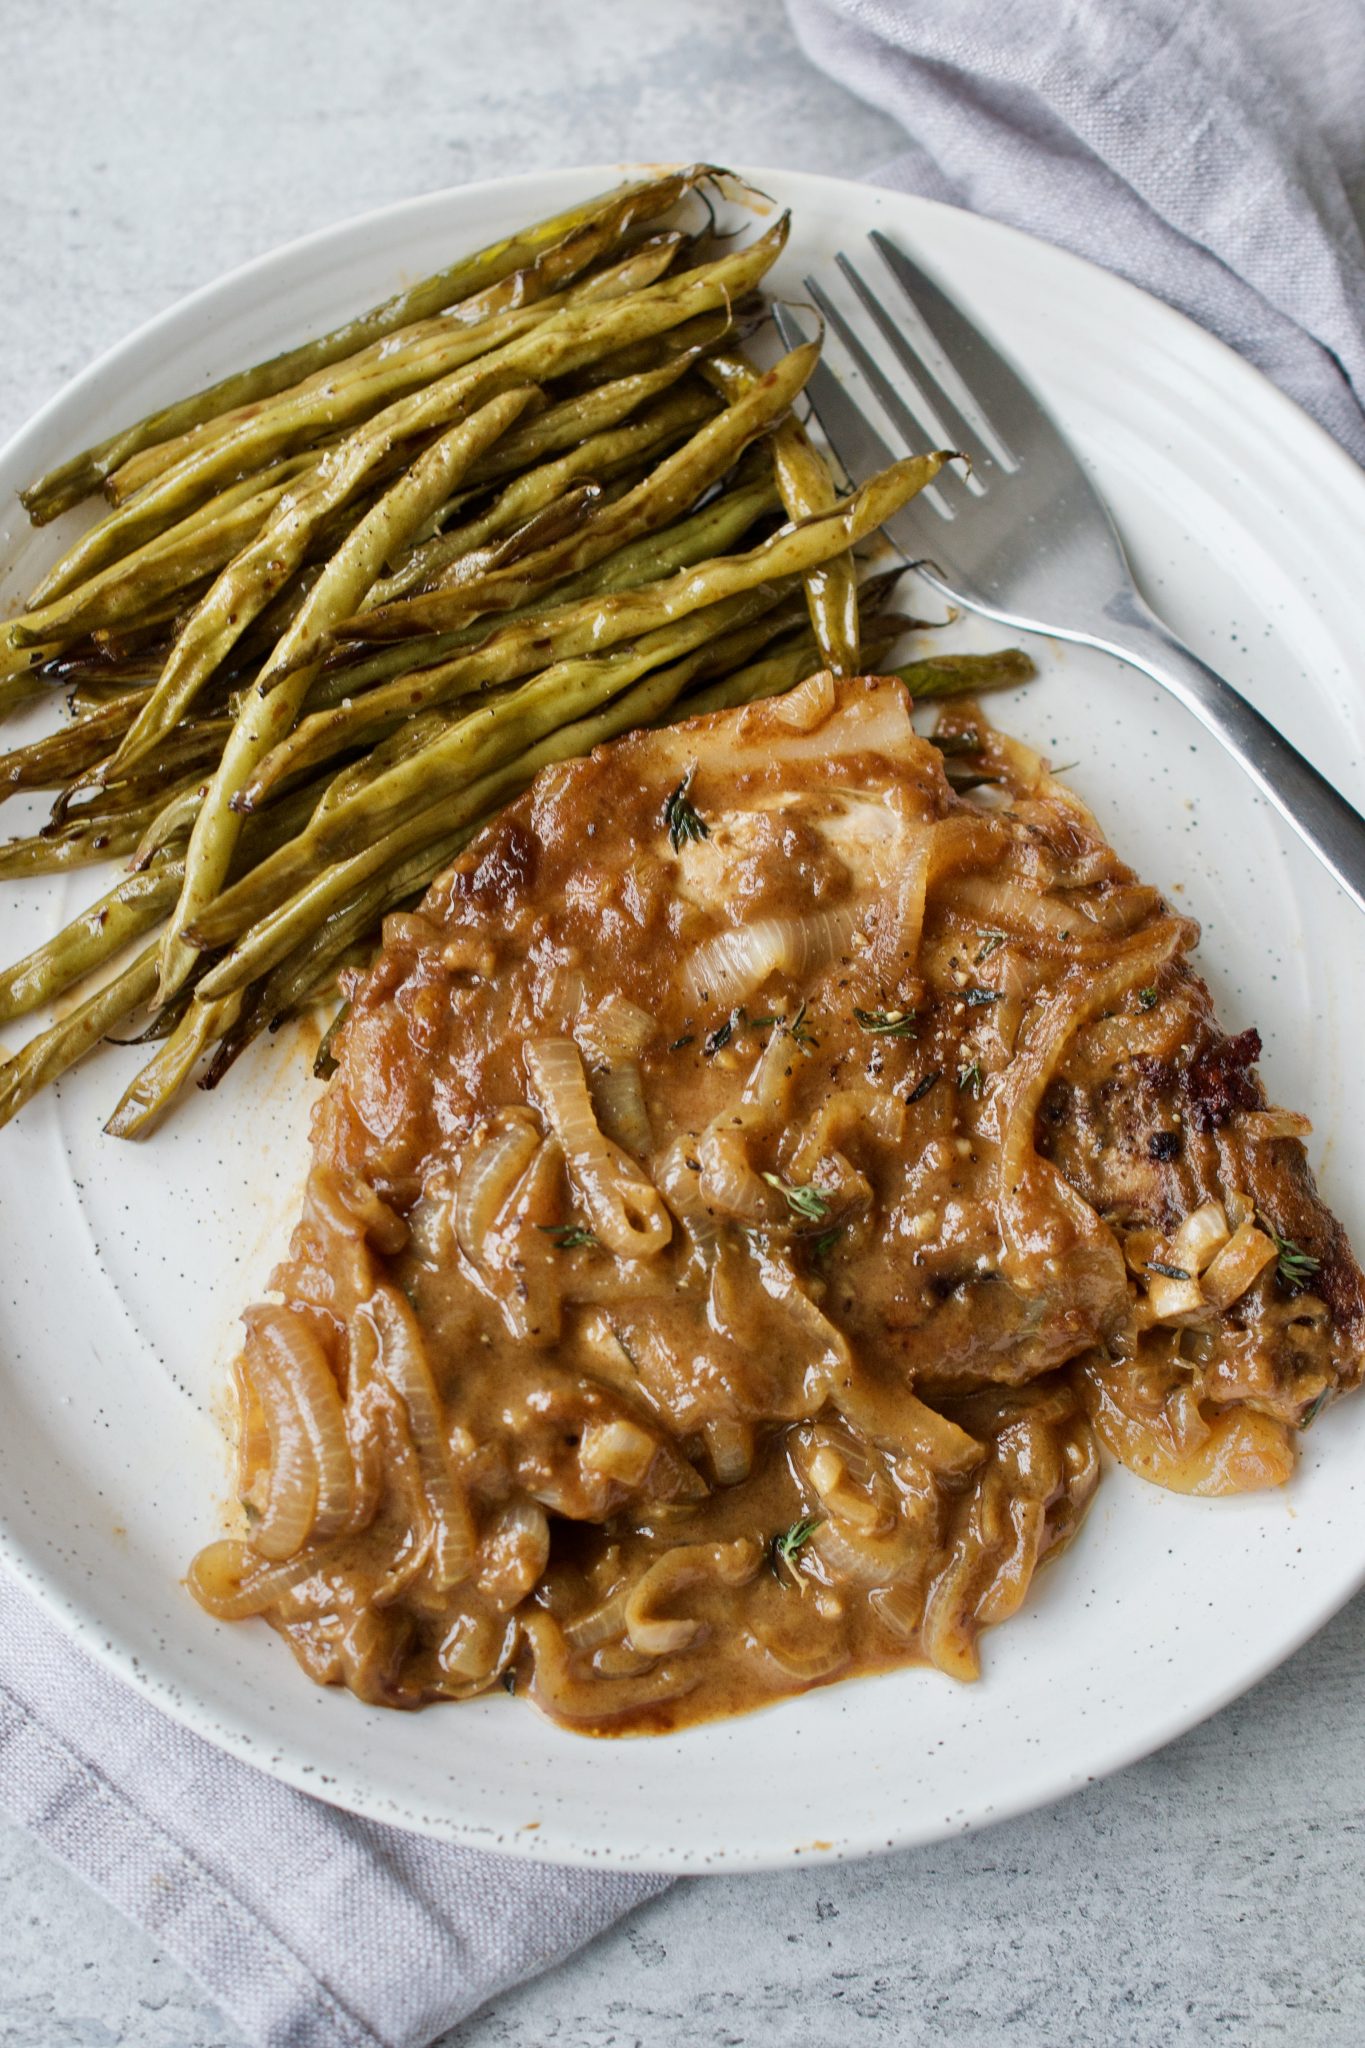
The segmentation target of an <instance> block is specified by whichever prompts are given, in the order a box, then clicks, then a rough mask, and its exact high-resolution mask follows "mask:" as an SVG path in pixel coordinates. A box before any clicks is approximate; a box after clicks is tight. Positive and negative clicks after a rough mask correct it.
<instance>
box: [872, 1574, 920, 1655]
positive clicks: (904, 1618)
mask: <svg viewBox="0 0 1365 2048" xmlns="http://www.w3.org/2000/svg"><path fill="white" fill-rule="evenodd" d="M867 1604H868V1606H869V1607H870V1608H871V1609H872V1612H873V1613H874V1614H875V1615H876V1617H877V1619H878V1621H880V1622H881V1623H882V1625H883V1627H885V1628H888V1629H889V1630H890V1631H891V1633H892V1635H893V1636H896V1637H898V1638H899V1639H900V1641H901V1642H903V1643H913V1642H915V1641H916V1640H917V1639H918V1636H919V1630H920V1623H921V1621H922V1620H923V1619H924V1588H923V1587H922V1586H921V1585H920V1584H919V1583H918V1582H917V1581H916V1580H914V1579H898V1580H897V1581H896V1583H895V1584H894V1585H891V1586H879V1587H878V1588H877V1590H876V1591H875V1592H874V1593H869V1594H868V1596H867Z"/></svg>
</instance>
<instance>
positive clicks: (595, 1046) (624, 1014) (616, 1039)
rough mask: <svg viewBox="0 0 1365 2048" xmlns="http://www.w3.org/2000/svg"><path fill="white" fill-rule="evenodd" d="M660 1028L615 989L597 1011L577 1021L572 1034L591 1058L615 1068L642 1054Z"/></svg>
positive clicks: (644, 1011)
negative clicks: (619, 1062) (624, 1061)
mask: <svg viewBox="0 0 1365 2048" xmlns="http://www.w3.org/2000/svg"><path fill="white" fill-rule="evenodd" d="M658 1028H659V1026H658V1023H657V1021H656V1019H655V1018H653V1017H651V1016H650V1014H649V1011H648V1010H642V1009H641V1008H640V1006H639V1004H638V1003H632V1002H631V1001H630V999H629V997H628V996H623V995H622V994H621V992H620V990H619V989H613V991H612V993H611V994H610V995H609V996H607V997H606V998H605V999H604V1000H603V1001H602V1002H600V1003H599V1004H598V1005H597V1008H596V1009H595V1010H589V1012H588V1014H587V1016H586V1017H580V1018H579V1019H578V1021H577V1022H576V1023H575V1025H574V1028H573V1035H574V1037H575V1039H576V1040H577V1041H578V1043H579V1045H580V1046H582V1048H583V1050H584V1052H585V1053H586V1054H587V1055H588V1058H589V1059H591V1060H602V1061H605V1062H606V1064H607V1065H608V1066H613V1065H615V1063H616V1061H617V1060H631V1059H634V1058H635V1056H636V1054H637V1053H642V1052H643V1051H644V1049H645V1047H646V1046H647V1045H648V1044H649V1041H650V1039H651V1038H653V1036H654V1034H655V1032H656V1031H657V1030H658Z"/></svg>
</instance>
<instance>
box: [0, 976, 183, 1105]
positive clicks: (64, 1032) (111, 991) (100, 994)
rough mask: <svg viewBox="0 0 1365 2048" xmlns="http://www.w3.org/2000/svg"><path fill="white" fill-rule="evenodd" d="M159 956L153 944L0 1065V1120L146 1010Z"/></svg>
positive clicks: (153, 984) (154, 982)
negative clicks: (112, 1029) (114, 1029)
mask: <svg viewBox="0 0 1365 2048" xmlns="http://www.w3.org/2000/svg"><path fill="white" fill-rule="evenodd" d="M156 956H157V948H156V946H155V945H151V946H148V947H147V948H146V949H145V950H144V951H143V952H141V953H139V954H138V956H137V958H136V959H135V960H133V961H132V962H131V964H130V965H129V966H127V967H125V968H124V969H123V972H122V973H121V974H117V975H115V976H114V979H113V980H112V981H110V982H107V983H106V984H105V985H104V987H103V988H100V989H97V990H96V991H95V993H94V994H93V995H91V996H87V997H86V999H85V1001H84V1002H83V1003H80V1004H78V1005H77V1007H76V1008H75V1009H74V1010H72V1011H71V1012H70V1014H69V1015H68V1016H66V1017H63V1018H62V1020H61V1022H60V1023H57V1024H53V1025H51V1026H50V1027H49V1029H48V1030H46V1031H40V1032H39V1033H38V1036H37V1037H36V1038H31V1039H30V1040H29V1042H28V1044H27V1045H25V1046H23V1047H22V1048H21V1050H20V1051H19V1052H17V1053H16V1054H15V1055H14V1057H13V1059H9V1060H6V1061H5V1063H4V1065H3V1066H0V1124H7V1123H8V1122H9V1120H10V1118H11V1117H12V1116H14V1115H15V1114H16V1112H17V1111H19V1110H21V1109H22V1108H23V1106H24V1104H25V1103H26V1102H29V1101H31V1100H32V1098H33V1097H34V1096H35V1095H36V1094H37V1093H38V1090H39V1089H40V1088H44V1087H46V1086H47V1083H48V1082H49V1081H55V1080H56V1079H57V1078H58V1076H59V1075H61V1074H64V1073H66V1071H67V1069H68V1068H70V1067H74V1066H75V1064H76V1062H77V1060H79V1059H83V1058H84V1057H85V1055H86V1053H88V1052H89V1051H90V1048H91V1047H92V1046H94V1045H98V1043H99V1041H100V1039H101V1038H103V1036H104V1034H105V1032H106V1031H108V1030H109V1028H110V1026H111V1025H114V1024H118V1023H120V1022H121V1021H122V1020H123V1018H125V1017H129V1016H131V1015H132V1014H133V1012H134V1011H135V1010H139V1009H141V1007H142V1005H143V1004H144V1003H145V1002H147V1000H148V999H149V997H150V996H151V994H152V991H153V989H154V988H155V987H156V967H157V957H156Z"/></svg>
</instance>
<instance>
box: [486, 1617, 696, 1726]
mask: <svg viewBox="0 0 1365 2048" xmlns="http://www.w3.org/2000/svg"><path fill="white" fill-rule="evenodd" d="M523 1628H524V1630H525V1634H526V1638H527V1641H528V1642H529V1644H530V1646H531V1650H532V1653H533V1655H534V1658H535V1669H534V1675H533V1679H532V1684H533V1687H534V1690H535V1692H536V1694H537V1696H538V1697H539V1699H540V1700H541V1701H542V1703H543V1704H544V1706H545V1709H546V1711H547V1713H550V1714H553V1715H554V1717H555V1719H556V1720H559V1721H568V1722H576V1721H596V1722H607V1721H611V1720H613V1719H614V1718H615V1717H616V1716H618V1715H621V1714H631V1713H636V1712H638V1711H639V1709H640V1708H641V1707H652V1706H658V1705H659V1704H660V1703H661V1702H662V1701H664V1700H672V1699H678V1698H680V1697H681V1696H682V1694H684V1693H686V1692H690V1691H691V1689H692V1687H693V1686H694V1685H696V1684H697V1683H698V1681H699V1679H700V1676H701V1674H700V1673H699V1672H693V1671H687V1670H679V1669H678V1667H677V1666H676V1665H670V1664H664V1665H659V1666H656V1667H655V1669H654V1670H652V1671H648V1672H644V1673H642V1674H641V1675H640V1676H639V1677H627V1678H604V1677H598V1676H596V1675H594V1676H593V1677H591V1678H580V1677H579V1676H578V1675H577V1673H576V1672H575V1670H574V1668H573V1657H574V1652H572V1651H571V1650H570V1648H569V1646H568V1644H567V1643H566V1641H565V1640H564V1634H563V1631H562V1630H561V1628H560V1626H559V1624H558V1622H557V1621H555V1619H554V1618H553V1616H552V1615H549V1614H535V1613H532V1614H528V1615H527V1617H526V1619H525V1621H524V1623H523Z"/></svg>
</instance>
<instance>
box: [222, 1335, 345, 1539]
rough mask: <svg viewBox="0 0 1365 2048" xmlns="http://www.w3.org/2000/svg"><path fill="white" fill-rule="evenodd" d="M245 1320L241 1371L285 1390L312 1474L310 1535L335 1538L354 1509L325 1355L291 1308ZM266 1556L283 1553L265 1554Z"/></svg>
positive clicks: (336, 1396)
mask: <svg viewBox="0 0 1365 2048" xmlns="http://www.w3.org/2000/svg"><path fill="white" fill-rule="evenodd" d="M246 1321H247V1329H248V1332H249V1337H248V1344H247V1370H248V1371H249V1372H250V1373H251V1374H252V1377H253V1380H254V1383H255V1384H256V1385H257V1386H260V1385H261V1383H262V1378H263V1376H270V1375H273V1376H274V1377H275V1378H277V1379H278V1380H281V1381H283V1382H284V1383H285V1384H286V1385H287V1386H288V1388H289V1391H290V1393H291V1394H292V1395H293V1397H294V1402H295V1404H296V1407H297V1410H298V1415H299V1419H300V1421H301V1422H302V1424H303V1428H304V1431H305V1433H306V1435H307V1438H308V1448H309V1452H310V1454H311V1457H312V1463H313V1469H314V1472H315V1474H316V1479H315V1496H316V1504H315V1507H314V1511H313V1522H312V1534H313V1535H314V1536H316V1537H318V1538H319V1539H325V1538H326V1537H329V1536H336V1535H339V1534H340V1532H341V1531H342V1530H343V1529H344V1528H346V1527H347V1525H348V1524H349V1523H350V1521H351V1517H352V1515H353V1513H354V1510H355V1468H354V1466H353V1464H352V1462H351V1447H350V1444H349V1442H348V1441H347V1437H346V1419H345V1416H344V1415H343V1413H342V1407H341V1395H340V1394H339V1392H338V1391H337V1383H336V1380H335V1378H334V1376H333V1373H332V1368H331V1364H330V1363H329V1361H328V1358H327V1354H326V1352H325V1351H324V1350H323V1348H322V1345H321V1344H320V1343H319V1341H318V1338H317V1334H316V1332H315V1331H314V1330H313V1328H312V1326H311V1325H310V1324H309V1323H308V1321H307V1320H306V1318H305V1317H303V1316H301V1315H300V1314H299V1313H298V1312H297V1310H294V1309H289V1308H276V1307H269V1306H267V1307H262V1308H254V1309H251V1310H250V1311H249V1312H248V1315H247V1318H246ZM258 1537H259V1532H258ZM266 1555H267V1556H271V1555H280V1556H287V1555H288V1553H287V1552H274V1553H272V1552H271V1551H267V1552H266Z"/></svg>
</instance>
